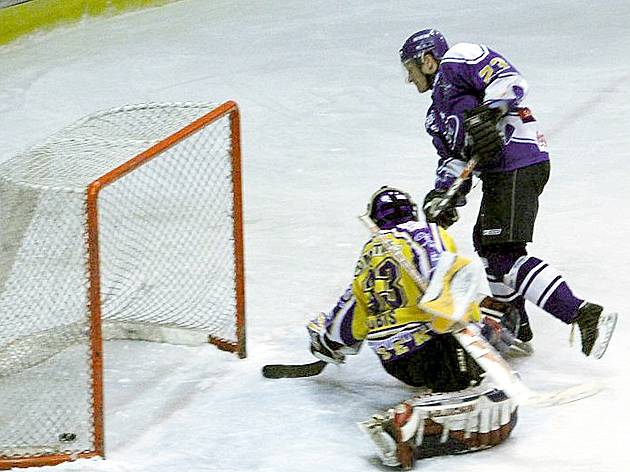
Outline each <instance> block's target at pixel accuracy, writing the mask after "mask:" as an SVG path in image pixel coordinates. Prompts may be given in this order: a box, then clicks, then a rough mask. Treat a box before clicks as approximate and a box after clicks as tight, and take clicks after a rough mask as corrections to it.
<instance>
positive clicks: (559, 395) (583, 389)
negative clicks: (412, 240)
mask: <svg viewBox="0 0 630 472" xmlns="http://www.w3.org/2000/svg"><path fill="white" fill-rule="evenodd" d="M359 219H360V220H361V221H362V222H363V223H364V224H365V225H366V227H367V228H368V229H369V230H370V232H371V233H372V235H373V236H374V237H375V238H376V239H377V240H378V241H379V242H380V243H381V244H382V246H383V248H384V249H385V251H387V252H388V253H389V254H390V255H391V256H392V257H393V258H394V259H395V260H396V262H398V263H399V264H400V266H401V267H402V268H403V270H405V271H406V272H407V273H408V274H409V276H410V277H411V278H412V279H413V281H414V282H415V283H416V284H417V285H418V287H419V288H420V289H422V291H423V292H426V290H427V281H426V280H424V278H423V277H422V275H421V274H420V273H419V272H418V270H417V269H416V267H415V266H414V265H413V264H412V263H411V262H410V261H409V260H407V259H406V258H405V256H404V255H403V254H402V251H401V249H400V248H399V247H398V246H397V245H396V244H394V243H393V242H392V241H390V240H389V239H388V238H387V237H385V236H384V235H383V234H382V233H381V232H380V229H379V227H378V226H377V225H376V224H375V223H374V221H372V219H371V218H370V216H369V215H367V214H366V215H361V216H360V217H359ZM451 334H452V335H453V336H454V337H455V339H457V341H458V342H459V343H460V344H461V346H462V347H463V348H464V349H465V350H466V352H468V353H469V354H470V356H471V357H472V358H473V359H475V361H476V362H477V363H478V364H479V366H480V367H481V368H482V369H483V370H484V371H485V372H486V374H487V375H488V377H490V378H491V379H492V380H493V381H494V382H495V383H496V384H497V386H498V387H499V388H501V389H502V390H503V391H504V392H505V394H506V395H508V396H509V397H512V398H514V399H515V400H516V401H517V402H518V403H519V404H521V405H532V406H552V405H560V404H563V403H569V402H573V401H577V400H580V399H582V398H586V397H590V396H592V395H595V394H596V393H598V392H599V391H600V390H602V386H600V385H597V384H582V385H577V386H574V387H569V388H567V389H564V390H559V391H556V392H550V393H539V392H535V391H533V390H531V389H530V388H529V387H527V385H525V383H524V382H523V381H522V380H521V379H520V377H519V376H518V374H517V373H516V372H514V371H513V370H512V368H511V367H510V365H509V364H508V363H507V362H506V361H505V359H503V358H502V357H501V355H500V354H499V353H498V352H497V351H496V350H495V349H494V347H492V345H491V344H490V343H488V342H487V341H486V340H485V339H484V338H483V337H482V336H481V332H480V329H479V327H478V326H477V325H475V324H474V323H469V324H468V325H466V326H464V327H463V328H460V329H458V330H456V331H453V332H452V333H451Z"/></svg>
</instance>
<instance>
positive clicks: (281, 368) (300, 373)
mask: <svg viewBox="0 0 630 472" xmlns="http://www.w3.org/2000/svg"><path fill="white" fill-rule="evenodd" d="M327 364H328V363H327V362H324V361H315V362H311V363H309V364H267V365H265V366H263V368H262V374H263V377H265V378H267V379H297V378H301V377H313V376H314V375H318V374H320V373H321V372H322V370H324V368H325V367H326V365H327Z"/></svg>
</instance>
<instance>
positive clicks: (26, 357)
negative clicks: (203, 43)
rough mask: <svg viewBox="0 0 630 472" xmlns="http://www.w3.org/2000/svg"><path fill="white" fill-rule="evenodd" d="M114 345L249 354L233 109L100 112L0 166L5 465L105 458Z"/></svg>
mask: <svg viewBox="0 0 630 472" xmlns="http://www.w3.org/2000/svg"><path fill="white" fill-rule="evenodd" d="M109 338H114V339H142V340H150V341H163V342H171V343H175V344H181V343H184V344H196V343H203V342H206V343H207V342H210V343H213V344H216V345H217V346H219V347H220V348H221V349H224V350H228V351H233V352H236V353H238V355H239V356H240V357H245V328H244V285H243V238H242V217H241V179H240V135H239V112H238V108H237V106H236V104H235V103H234V102H226V103H224V104H222V105H220V106H214V105H208V104H192V103H169V104H146V105H134V106H126V107H122V108H116V109H112V110H109V111H104V112H100V113H96V114H94V115H90V116H88V117H86V118H84V119H82V120H80V121H79V122H77V123H75V124H73V125H71V126H69V127H67V128H65V129H63V130H62V131H60V132H58V133H56V134H55V135H53V136H52V137H50V138H49V139H48V140H46V141H45V142H44V143H42V144H40V145H37V146H35V147H33V148H32V149H30V150H29V151H27V152H26V153H23V154H21V155H18V156H16V157H14V158H12V159H10V160H9V161H6V162H5V163H3V164H1V165H0V469H2V468H10V467H16V466H41V465H51V464H56V463H59V462H63V461H66V460H72V459H76V458H85V457H92V456H103V455H104V440H103V438H104V431H103V373H102V371H103V364H102V344H103V343H102V340H103V339H109Z"/></svg>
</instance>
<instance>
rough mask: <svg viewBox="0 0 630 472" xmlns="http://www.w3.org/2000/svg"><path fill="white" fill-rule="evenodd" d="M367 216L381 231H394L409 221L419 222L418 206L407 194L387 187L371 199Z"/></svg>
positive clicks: (379, 190) (382, 188)
mask: <svg viewBox="0 0 630 472" xmlns="http://www.w3.org/2000/svg"><path fill="white" fill-rule="evenodd" d="M367 215H368V216H369V217H370V218H371V219H372V221H374V223H375V224H376V226H378V227H379V228H380V229H392V228H393V227H394V226H396V225H399V224H402V223H406V222H408V221H418V209H417V205H416V204H415V203H414V201H413V200H412V199H411V196H410V195H409V194H408V193H407V192H403V191H402V190H399V189H397V188H394V187H389V186H387V185H385V186H383V187H381V188H380V189H378V190H377V191H376V192H375V193H374V194H373V195H372V198H370V201H369V203H368V206H367Z"/></svg>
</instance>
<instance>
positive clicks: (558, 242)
mask: <svg viewBox="0 0 630 472" xmlns="http://www.w3.org/2000/svg"><path fill="white" fill-rule="evenodd" d="M628 24H630V3H629V2H628V1H627V0H609V1H607V2H591V1H587V0H576V1H573V2H566V1H561V0H552V1H550V0H533V1H530V2H527V3H524V2H499V1H483V2H457V1H455V0H443V1H441V2H420V1H411V0H404V1H403V0H401V1H396V2H384V1H374V0H372V1H367V0H346V1H335V0H292V1H291V2H280V1H271V0H258V1H254V2H248V1H244V0H184V1H180V2H176V3H174V4H171V5H169V6H166V7H162V8H154V9H149V10H144V11H138V12H133V13H128V14H124V15H122V16H117V17H113V18H99V19H85V20H83V21H82V22H81V23H80V24H77V25H72V26H67V27H63V28H60V29H57V30H54V31H51V32H47V33H41V34H37V35H33V36H31V37H28V38H25V39H22V40H20V41H18V42H17V43H14V44H11V45H8V46H3V47H1V48H0V65H1V66H0V69H1V70H2V74H1V75H0V114H1V115H0V116H1V118H0V120H1V124H0V160H4V159H7V158H9V157H10V156H12V155H14V154H16V153H17V152H19V151H22V150H24V149H26V148H28V147H29V146H31V145H32V144H34V143H36V142H39V141H41V140H42V139H44V138H45V137H46V136H48V135H50V134H52V133H53V132H55V131H56V130H58V129H59V128H61V127H63V126H65V125H67V124H70V123H71V122H74V121H75V120H77V119H78V118H80V117H82V116H84V115H86V114H89V113H92V112H94V111H96V110H101V109H107V108H110V107H115V106H120V105H123V104H130V103H138V102H146V101H188V100H190V101H205V100H208V101H225V100H228V99H233V100H235V101H237V102H238V104H239V105H240V107H241V111H242V130H243V154H244V161H243V165H244V198H245V208H244V212H245V235H246V247H245V250H246V260H245V262H246V277H247V282H246V290H247V336H248V357H247V359H245V360H238V359H237V358H236V357H235V356H233V355H230V354H227V353H223V352H220V351H218V350H216V349H214V348H213V347H199V348H191V347H178V346H168V345H157V344H149V343H139V342H112V343H109V344H108V345H107V346H106V358H105V362H106V364H105V365H106V369H105V375H106V392H105V395H106V410H107V414H106V452H107V459H106V460H105V461H101V460H90V461H85V460H81V461H77V462H75V463H67V464H64V465H60V466H57V467H56V468H55V469H54V470H56V471H79V470H80V471H96V472H98V471H104V472H114V471H116V472H118V471H120V472H122V471H125V472H127V471H129V472H131V471H133V472H149V471H151V472H153V471H159V472H179V471H225V472H228V471H229V472H231V471H247V472H286V471H303V472H315V471H317V472H319V471H322V470H333V471H336V472H342V471H363V472H364V471H370V470H384V469H383V467H382V466H380V465H379V463H378V461H377V459H376V456H375V453H374V451H373V450H372V447H371V445H370V444H368V442H367V440H366V439H365V438H364V437H363V435H362V433H361V432H360V431H359V430H358V428H357V427H356V423H357V422H358V421H362V420H365V419H367V418H369V417H370V415H371V414H372V413H373V412H375V411H377V410H380V409H383V408H387V407H389V406H391V405H393V404H394V403H396V402H398V401H401V400H404V399H405V398H407V397H409V396H410V395H412V394H413V389H411V388H408V387H405V386H403V385H402V384H400V383H398V382H397V381H396V380H394V379H392V378H390V377H388V376H387V375H386V374H385V373H384V372H383V371H382V369H381V368H380V366H379V364H378V361H377V360H376V358H375V356H374V355H373V354H372V353H371V352H368V351H367V350H365V352H362V353H361V354H360V355H359V356H356V357H354V358H351V359H349V360H348V362H347V364H346V365H344V366H342V367H339V368H336V367H329V368H328V369H327V370H326V371H325V372H324V373H323V374H322V375H320V376H318V377H314V378H311V379H302V380H275V381H270V380H265V379H263V378H262V377H261V375H260V367H261V366H262V365H263V364H266V363H271V362H305V361H310V360H311V357H310V354H309V353H308V350H307V345H308V341H307V337H306V331H305V328H304V324H305V322H306V320H307V319H308V318H309V317H310V316H312V315H313V314H314V313H316V312H318V311H321V310H327V309H329V307H330V306H331V304H332V303H334V302H335V301H336V297H337V295H338V294H339V293H341V290H342V289H343V288H344V287H345V285H346V284H347V283H348V282H349V281H350V279H351V277H352V273H353V267H354V262H355V258H356V257H357V256H358V253H359V250H360V247H361V245H362V243H363V242H364V240H365V238H366V237H367V234H366V232H365V229H364V228H363V227H362V225H361V223H360V222H359V221H358V220H357V218H356V215H358V214H359V213H361V212H362V211H363V209H364V206H365V203H366V200H367V199H368V197H369V195H370V194H371V193H372V191H373V190H375V189H376V188H378V187H379V186H380V185H383V184H389V185H395V186H399V187H401V188H403V189H406V190H408V191H410V192H411V193H412V194H413V195H414V196H415V197H416V198H417V199H420V198H422V196H423V195H424V192H426V191H427V190H428V189H429V188H430V186H431V185H432V180H433V170H434V166H435V160H436V159H435V154H434V151H433V149H432V146H431V143H430V141H429V139H428V137H427V136H426V135H425V133H424V130H423V122H424V118H423V117H424V113H425V111H426V107H427V106H428V104H429V97H428V96H426V95H422V96H421V95H418V94H417V92H416V91H415V88H414V87H413V86H410V85H408V84H405V80H404V79H405V77H404V74H403V72H402V69H401V66H400V64H399V62H398V49H399V47H400V45H401V44H402V41H403V40H404V39H405V38H406V37H407V36H408V35H410V34H411V33H412V32H414V31H416V30H419V29H421V28H424V27H429V26H430V27H436V28H438V29H440V30H441V31H442V32H443V33H444V34H445V35H446V37H447V38H448V39H449V41H450V42H451V43H455V42H459V41H468V42H483V43H485V44H487V45H489V46H490V47H493V48H495V49H497V50H499V51H501V52H503V53H504V54H506V55H507V57H508V58H509V59H510V60H512V62H513V63H514V64H515V65H516V66H517V67H518V68H519V69H520V70H521V72H522V73H523V74H524V75H525V77H526V78H527V79H528V81H529V83H530V86H531V91H530V104H531V106H532V110H533V112H534V114H535V116H536V117H537V119H538V120H539V121H540V122H541V123H542V125H543V127H544V129H545V130H546V135H547V139H548V141H549V144H550V147H551V155H552V167H553V171H552V178H551V181H550V183H549V185H548V187H547V189H546V191H545V193H544V195H543V199H542V208H541V212H540V216H539V219H538V222H537V228H536V234H535V242H534V243H533V244H531V245H530V253H532V254H535V255H537V256H538V257H542V258H545V259H547V260H548V261H550V262H551V263H553V264H554V265H555V266H556V267H557V268H559V269H560V270H561V271H562V272H563V273H564V274H565V276H566V277H567V279H568V280H569V281H570V283H571V284H572V286H573V288H574V290H575V291H576V292H577V294H578V295H580V296H583V297H587V298H588V299H590V300H593V301H597V302H600V303H602V304H604V305H606V307H607V308H609V309H611V310H618V311H619V312H620V314H621V318H620V322H619V326H618V329H617V332H616V334H615V337H614V339H613V342H612V344H611V347H610V349H609V351H608V353H607V354H606V356H605V357H604V358H603V359H602V360H600V361H593V360H589V359H586V358H584V357H583V356H582V355H581V353H580V352H579V349H578V347H577V346H574V347H573V348H571V347H569V345H568V338H569V328H568V327H567V326H566V325H563V324H562V323H560V322H559V321H557V320H555V319H553V318H551V317H550V316H548V315H546V314H544V313H543V312H540V311H538V310H536V309H533V308H532V310H531V313H532V318H533V319H532V323H533V328H534V331H535V338H534V344H535V348H536V352H535V354H534V355H533V356H532V357H531V358H528V359H525V360H520V361H518V362H516V363H515V365H516V368H517V369H518V370H519V371H520V373H521V375H522V378H523V380H524V381H525V382H527V383H528V384H529V385H530V386H531V387H532V388H536V389H540V390H545V389H554V388H559V387H562V386H568V385H571V384H575V383H580V382H585V381H597V382H604V383H605V384H606V385H607V389H606V390H605V391H604V392H602V393H600V394H599V395H597V396H596V397H593V398H590V399H587V400H583V401H581V402H578V403H573V404H569V405H566V406H562V407H556V408H552V409H544V410H541V409H533V408H522V410H521V415H520V419H519V424H518V426H517V427H516V429H515V430H514V433H513V435H512V437H511V438H510V439H509V441H507V442H506V443H504V444H502V445H501V446H499V447H497V448H494V449H491V450H488V451H484V452H479V453H475V454H469V455H464V456H459V457H441V458H434V459H428V460H424V461H422V462H420V463H418V464H417V466H416V470H423V471H445V470H466V471H467V472H475V471H479V472H492V471H496V472H504V471H510V472H524V471H534V470H535V471H537V472H547V471H549V472H551V471H554V472H561V471H562V472H569V471H570V472H576V471H589V472H590V471H597V472H604V471H609V472H613V471H614V472H619V471H621V470H626V467H627V459H626V458H627V451H625V447H628V446H627V444H628V437H629V432H628V431H629V428H630V406H629V405H628V401H627V398H628V384H629V382H630V373H629V371H628V359H629V358H630V348H629V347H628V341H627V340H628V336H629V335H630V328H629V327H628V325H627V323H626V322H625V315H626V314H627V313H630V304H629V303H628V296H627V290H628V287H629V286H630V277H629V276H628V263H629V261H630V256H629V251H628V248H627V241H628V235H629V234H630V222H629V217H630V214H629V212H628V206H627V205H628V200H629V198H630V190H628V189H629V186H628V183H627V182H626V180H625V179H627V178H628V176H629V175H630V163H629V161H630V153H629V151H628V149H630V132H629V128H630V91H629V89H628V83H629V82H630V65H629V63H628V60H627V51H628V48H629V47H630V28H628ZM479 196H480V189H479V188H476V189H474V190H473V193H472V198H471V202H470V203H469V205H468V207H466V208H465V209H464V211H463V217H462V220H461V221H460V222H459V223H457V224H456V225H455V226H454V227H453V230H452V233H453V234H454V236H455V237H456V239H457V241H458V242H459V245H460V247H461V248H462V250H463V251H464V252H465V253H467V254H470V255H472V254H473V251H472V245H471V243H470V237H469V233H470V229H471V227H472V225H473V223H474V219H475V216H476V207H477V206H478V202H479ZM51 470H53V469H51Z"/></svg>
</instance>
